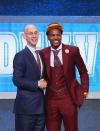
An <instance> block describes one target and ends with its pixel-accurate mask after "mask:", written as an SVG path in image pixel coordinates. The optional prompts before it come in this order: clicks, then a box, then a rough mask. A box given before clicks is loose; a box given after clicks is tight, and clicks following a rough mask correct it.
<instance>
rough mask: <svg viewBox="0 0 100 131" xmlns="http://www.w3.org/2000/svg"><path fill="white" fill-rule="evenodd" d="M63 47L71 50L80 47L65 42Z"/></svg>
mask: <svg viewBox="0 0 100 131" xmlns="http://www.w3.org/2000/svg"><path fill="white" fill-rule="evenodd" d="M63 47H64V48H67V49H69V50H77V49H78V47H77V46H73V45H65V44H63Z"/></svg>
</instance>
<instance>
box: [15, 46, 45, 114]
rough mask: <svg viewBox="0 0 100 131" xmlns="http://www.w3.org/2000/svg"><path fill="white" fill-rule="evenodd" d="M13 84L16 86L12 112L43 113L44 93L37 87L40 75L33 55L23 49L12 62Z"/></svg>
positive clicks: (26, 49)
mask: <svg viewBox="0 0 100 131" xmlns="http://www.w3.org/2000/svg"><path fill="white" fill-rule="evenodd" d="M13 68H14V71H13V82H14V84H15V85H16V86H17V95H16V99H15V105H14V112H15V113H16V114H41V113H44V93H43V90H42V89H40V88H39V87H38V80H40V78H42V77H43V75H42V76H41V75H40V72H39V69H38V65H37V62H36V60H35V58H34V55H33V54H32V53H31V51H30V50H29V49H28V47H25V49H23V50H22V51H20V52H19V53H17V54H16V55H15V57H14V61H13Z"/></svg>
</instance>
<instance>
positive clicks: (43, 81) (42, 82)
mask: <svg viewBox="0 0 100 131" xmlns="http://www.w3.org/2000/svg"><path fill="white" fill-rule="evenodd" d="M39 87H40V88H41V89H45V88H46V87H47V82H46V80H44V79H41V80H39Z"/></svg>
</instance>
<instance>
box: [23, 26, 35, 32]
mask: <svg viewBox="0 0 100 131" xmlns="http://www.w3.org/2000/svg"><path fill="white" fill-rule="evenodd" d="M30 29H34V30H37V27H36V26H35V25H32V24H29V25H26V26H25V28H24V32H25V33H27V32H28V31H29V30H30Z"/></svg>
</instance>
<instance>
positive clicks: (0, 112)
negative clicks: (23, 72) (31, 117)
mask: <svg viewBox="0 0 100 131" xmlns="http://www.w3.org/2000/svg"><path fill="white" fill-rule="evenodd" d="M13 104H14V100H0V131H15V129H14V125H15V123H14V114H13ZM62 131H64V129H63V125H62ZM79 131H100V99H87V100H86V101H85V102H84V104H83V107H82V108H81V109H79Z"/></svg>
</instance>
